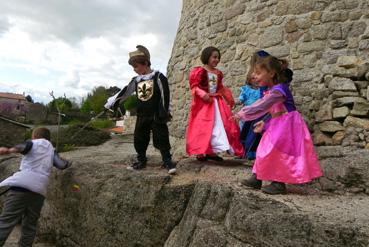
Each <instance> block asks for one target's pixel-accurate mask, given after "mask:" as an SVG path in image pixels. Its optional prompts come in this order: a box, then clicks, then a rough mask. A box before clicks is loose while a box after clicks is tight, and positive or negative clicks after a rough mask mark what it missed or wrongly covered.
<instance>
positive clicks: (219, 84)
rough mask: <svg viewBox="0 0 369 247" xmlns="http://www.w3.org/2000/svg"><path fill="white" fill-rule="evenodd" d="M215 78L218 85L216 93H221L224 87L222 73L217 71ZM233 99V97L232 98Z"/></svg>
mask: <svg viewBox="0 0 369 247" xmlns="http://www.w3.org/2000/svg"><path fill="white" fill-rule="evenodd" d="M217 72H218V73H217V76H218V85H217V91H218V92H219V91H221V90H223V88H224V85H223V78H224V75H223V72H222V71H220V70H218V71H217ZM232 98H233V97H232Z"/></svg>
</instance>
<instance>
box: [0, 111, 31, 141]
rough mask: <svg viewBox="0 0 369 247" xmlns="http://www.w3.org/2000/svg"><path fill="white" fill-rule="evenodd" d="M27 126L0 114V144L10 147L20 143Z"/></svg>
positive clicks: (23, 138)
mask: <svg viewBox="0 0 369 247" xmlns="http://www.w3.org/2000/svg"><path fill="white" fill-rule="evenodd" d="M29 128H31V127H30V126H28V125H25V124H22V123H19V122H17V121H14V120H11V119H9V118H7V117H4V116H2V115H0V146H1V147H3V146H5V147H11V146H14V145H16V144H18V143H22V142H23V141H24V140H25V138H26V133H27V130H28V129H29Z"/></svg>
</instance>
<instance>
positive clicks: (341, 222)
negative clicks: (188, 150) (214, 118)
mask: <svg viewBox="0 0 369 247" xmlns="http://www.w3.org/2000/svg"><path fill="white" fill-rule="evenodd" d="M317 150H318V154H319V157H320V160H321V164H322V168H323V170H324V173H325V177H324V178H321V179H319V180H317V181H315V182H313V183H311V184H310V185H303V186H293V185H288V194H287V195H278V196H269V195H265V194H263V193H261V192H260V191H253V190H248V189H245V188H243V187H240V186H239V184H238V182H239V180H240V179H243V178H245V177H246V174H250V173H251V170H250V165H251V163H249V162H245V161H242V160H233V159H230V158H227V159H226V161H225V162H223V163H212V162H208V163H207V162H205V163H200V162H197V161H195V160H194V159H193V158H185V159H181V160H180V161H179V163H178V175H177V176H172V177H170V176H168V175H167V173H166V171H165V170H164V169H162V168H160V156H159V155H158V153H157V151H155V150H154V149H153V147H152V146H151V145H150V148H149V150H148V154H149V156H148V158H149V164H148V167H147V168H146V169H145V170H143V171H129V170H127V169H126V167H127V164H128V163H129V162H130V160H131V159H132V158H133V155H132V153H133V147H132V139H131V138H130V137H125V138H123V139H120V138H113V140H111V141H109V142H107V143H105V144H104V145H101V146H98V147H90V148H85V149H83V148H80V149H78V150H76V151H73V152H69V153H64V154H62V155H63V156H64V157H66V158H68V159H71V160H73V161H74V164H73V166H72V167H71V168H69V169H68V170H65V171H54V172H53V173H52V176H51V181H50V187H49V190H48V196H47V200H46V203H45V206H44V208H43V212H42V217H41V219H40V227H39V233H38V239H42V238H49V239H52V240H54V241H55V242H56V245H57V246H68V247H74V246H89V247H94V246H104V247H109V246H155V247H156V246H167V247H171V246H176V247H177V246H201V247H202V246H228V247H231V246H232V247H233V246H335V247H336V246H348V245H350V246H367V245H368V244H369V227H368V225H367V222H368V220H369V211H368V210H367V205H368V203H369V199H368V197H367V195H365V194H363V193H368V191H369V190H368V189H369V172H368V169H367V165H368V164H369V160H368V158H369V155H368V154H369V153H368V152H369V150H362V151H357V150H356V151H355V150H353V149H347V148H346V149H343V148H333V147H332V148H328V147H321V148H318V149H317ZM19 159H20V157H19V156H10V157H5V158H2V159H1V160H0V171H1V176H2V178H4V177H5V176H7V175H8V174H11V173H12V172H13V171H15V170H17V168H18V162H19ZM77 185H78V187H79V189H78V187H77ZM326 191H331V192H334V193H328V192H326ZM358 193H359V194H358Z"/></svg>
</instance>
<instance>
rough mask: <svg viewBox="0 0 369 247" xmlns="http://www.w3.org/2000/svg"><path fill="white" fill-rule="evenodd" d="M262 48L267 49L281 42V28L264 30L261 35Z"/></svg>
mask: <svg viewBox="0 0 369 247" xmlns="http://www.w3.org/2000/svg"><path fill="white" fill-rule="evenodd" d="M260 39H261V40H262V46H263V48H268V47H271V46H274V45H278V44H279V43H281V42H282V40H283V30H282V28H281V27H278V26H276V27H269V28H267V29H265V31H264V33H263V34H262V35H261V37H260Z"/></svg>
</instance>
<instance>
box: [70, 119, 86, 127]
mask: <svg viewBox="0 0 369 247" xmlns="http://www.w3.org/2000/svg"><path fill="white" fill-rule="evenodd" d="M81 124H83V122H82V121H80V120H77V119H73V120H71V121H69V122H68V125H69V126H74V125H81Z"/></svg>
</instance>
